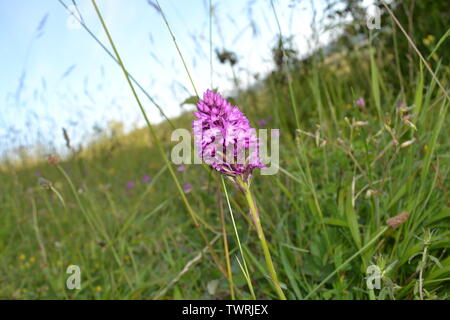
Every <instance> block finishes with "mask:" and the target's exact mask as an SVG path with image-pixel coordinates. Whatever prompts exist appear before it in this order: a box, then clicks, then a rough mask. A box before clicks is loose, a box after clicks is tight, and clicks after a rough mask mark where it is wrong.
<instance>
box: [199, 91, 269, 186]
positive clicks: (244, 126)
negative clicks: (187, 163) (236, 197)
mask: <svg viewBox="0 0 450 320" xmlns="http://www.w3.org/2000/svg"><path fill="white" fill-rule="evenodd" d="M197 107H198V111H197V112H194V116H195V117H196V118H197V119H195V120H194V121H193V123H192V129H193V134H194V137H195V147H196V150H197V153H198V154H199V156H200V157H201V158H202V159H203V161H205V163H207V164H209V165H210V166H211V167H212V168H213V169H215V170H216V171H218V172H220V173H222V174H225V175H227V176H230V177H234V178H240V179H242V180H243V181H247V180H248V179H249V177H250V176H251V173H252V171H253V170H254V169H256V168H263V167H264V164H263V163H262V162H261V159H260V158H259V148H258V146H259V143H258V138H257V136H256V130H255V129H254V128H252V127H251V126H250V122H249V121H248V119H247V118H246V117H245V115H244V114H243V113H242V112H241V111H240V110H239V108H238V107H237V106H232V105H231V104H230V103H229V102H228V101H227V100H226V99H224V98H223V97H222V96H221V95H220V94H219V93H215V92H213V91H211V90H206V92H205V93H204V95H203V99H201V100H200V101H199V102H198V103H197Z"/></svg>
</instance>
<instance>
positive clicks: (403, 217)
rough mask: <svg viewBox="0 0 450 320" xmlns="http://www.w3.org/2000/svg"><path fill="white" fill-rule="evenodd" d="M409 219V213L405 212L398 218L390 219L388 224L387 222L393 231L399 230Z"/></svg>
mask: <svg viewBox="0 0 450 320" xmlns="http://www.w3.org/2000/svg"><path fill="white" fill-rule="evenodd" d="M408 217H409V213H408V212H403V213H401V214H399V215H398V216H395V217H392V218H390V219H388V220H387V221H386V222H387V224H388V226H390V227H391V228H392V229H397V228H398V227H399V226H401V225H402V224H403V223H404V222H405V221H406V219H408Z"/></svg>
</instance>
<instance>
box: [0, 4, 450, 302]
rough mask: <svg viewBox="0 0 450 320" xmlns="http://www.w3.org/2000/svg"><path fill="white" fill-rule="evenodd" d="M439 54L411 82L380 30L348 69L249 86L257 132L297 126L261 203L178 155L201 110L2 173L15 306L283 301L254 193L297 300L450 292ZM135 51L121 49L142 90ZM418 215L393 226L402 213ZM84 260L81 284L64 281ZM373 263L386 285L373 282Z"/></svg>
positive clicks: (343, 61) (9, 288) (0, 288)
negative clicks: (255, 217)
mask: <svg viewBox="0 0 450 320" xmlns="http://www.w3.org/2000/svg"><path fill="white" fill-rule="evenodd" d="M94 3H95V2H94ZM210 6H211V3H210ZM158 7H159V4H158ZM272 7H273V13H274V16H276V7H275V6H274V5H273V4H272ZM160 9H161V8H160ZM162 14H163V11H162ZM210 15H211V16H212V15H213V10H210ZM99 16H100V17H101V14H100V13H99ZM211 19H212V18H211ZM164 22H165V23H166V25H167V26H168V27H169V28H170V22H169V21H167V20H166V19H165V18H164ZM210 23H212V22H211V20H210ZM393 25H394V24H393ZM104 28H105V30H107V26H106V25H104ZM279 33H280V36H281V37H282V36H283V32H282V30H281V28H279ZM447 34H448V32H447ZM171 35H172V37H173V39H174V40H175V35H173V34H171ZM113 36H114V35H112V36H110V35H109V34H108V38H109V40H110V41H111V44H113ZM210 37H212V34H211V32H210ZM392 37H393V39H394V40H395V39H397V38H398V39H403V38H401V37H404V36H403V35H402V34H401V32H397V33H394V34H393V36H392ZM445 37H446V36H444V37H443V39H444V40H442V41H445V39H446V38H445ZM97 41H98V40H97ZM440 43H441V42H438V44H440ZM175 45H176V49H174V50H177V51H178V53H179V54H180V57H181V58H182V48H180V47H178V45H177V44H176V42H175ZM436 47H437V46H436ZM436 47H435V48H436ZM211 48H212V47H210V54H211V61H210V65H211V68H212V66H213V64H212V49H211ZM433 49H434V48H430V55H431V54H433V55H434V56H437V57H438V59H437V60H428V58H427V60H426V61H425V62H426V64H424V63H423V61H422V60H420V59H419V58H416V59H415V60H414V66H413V78H408V76H407V75H406V74H404V73H405V72H404V71H403V70H401V68H400V67H399V66H398V65H396V61H397V59H398V57H399V55H400V54H401V52H397V51H396V49H395V47H394V48H393V47H392V46H388V45H386V42H383V41H376V39H374V37H373V35H372V34H371V35H370V37H369V41H368V42H366V43H364V44H362V45H361V46H360V47H358V48H355V49H353V50H351V51H347V52H343V53H342V54H341V55H339V56H338V57H337V58H336V55H334V59H330V57H325V58H322V57H321V56H320V54H317V57H316V58H314V59H311V60H310V61H309V65H307V66H306V65H305V66H303V67H302V68H295V67H294V68H293V67H291V66H289V65H288V64H287V61H288V60H287V59H285V60H284V62H285V64H284V65H283V66H282V68H281V69H280V70H279V71H276V72H274V73H273V74H271V75H269V76H267V77H266V78H265V79H263V80H261V81H260V83H259V84H258V85H256V86H254V87H251V88H240V89H239V90H238V92H239V94H238V95H236V96H234V97H233V100H234V101H235V102H236V103H237V104H238V105H239V106H240V108H241V110H243V112H245V114H246V115H247V116H248V117H249V119H250V120H251V122H252V123H253V124H256V123H257V122H258V120H261V119H270V120H268V122H267V124H266V127H269V128H279V129H280V133H281V135H280V165H279V166H280V170H279V172H278V173H277V174H276V175H271V176H262V175H259V174H258V173H256V174H255V176H254V177H253V179H252V195H253V197H254V199H252V200H251V201H250V200H249V201H246V200H248V199H246V197H245V195H244V194H243V193H242V192H241V191H240V190H238V189H237V188H235V186H233V185H232V184H231V183H229V182H228V181H225V180H223V179H221V178H220V177H219V176H218V173H217V172H213V171H211V170H209V169H208V168H207V167H206V166H201V165H188V166H186V170H184V171H178V170H176V167H175V166H173V164H172V163H171V162H170V160H169V158H168V154H169V153H170V150H171V148H172V146H173V143H171V141H170V134H171V131H172V129H173V128H187V129H190V126H191V120H192V118H193V116H192V114H191V113H185V114H182V115H181V116H180V117H178V118H176V119H170V122H165V123H162V124H160V125H157V126H154V125H152V124H151V122H150V119H147V118H146V120H147V124H148V128H149V129H150V131H147V130H144V129H140V130H136V131H135V132H133V133H131V134H130V135H121V136H118V137H116V138H114V139H103V140H102V141H99V142H98V143H95V144H93V145H92V146H91V147H90V148H88V149H87V150H84V151H83V152H79V153H76V152H73V154H72V156H70V157H68V158H67V159H64V160H63V161H61V162H60V163H58V164H52V163H48V162H45V161H43V162H41V163H38V164H35V165H33V166H28V167H19V166H14V165H8V164H4V165H3V167H2V170H1V171H0V186H1V190H2V192H1V194H0V205H1V213H2V214H1V216H0V219H1V220H0V252H1V263H0V269H1V273H0V284H1V285H0V297H1V298H20V299H42V298H57V299H79V298H88V299H91V298H93V299H198V298H203V299H234V298H237V299H277V298H278V297H279V295H277V291H276V290H274V285H273V281H272V280H273V277H271V276H270V274H271V273H270V272H269V270H268V269H267V266H266V263H265V256H266V255H265V253H266V252H264V250H263V249H264V248H261V247H260V245H259V241H258V235H259V230H258V228H255V227H254V225H253V224H252V217H251V216H250V215H249V209H250V208H249V204H251V203H253V200H254V201H255V202H256V203H257V206H258V211H259V215H260V217H261V224H262V228H263V229H264V233H265V237H266V239H267V243H268V248H267V249H268V250H269V251H270V254H271V257H272V260H273V265H274V269H275V270H276V274H277V275H278V281H279V282H278V284H279V286H280V288H281V289H282V291H283V292H284V294H285V295H286V297H287V298H288V299H414V298H417V299H435V298H439V299H447V298H448V292H449V288H450V285H449V280H450V256H449V255H448V247H449V242H450V237H449V236H450V231H449V224H450V219H449V218H450V211H449V206H448V190H447V188H446V187H447V185H448V157H449V149H448V129H447V126H446V125H447V124H448V121H447V120H448V118H447V110H448V105H449V100H448V94H447V92H446V91H445V88H447V86H448V74H449V67H448V65H445V64H442V61H443V60H442V59H440V58H439V53H440V50H438V48H437V49H436V50H433ZM105 50H107V49H106V48H105ZM119 52H120V48H115V47H114V46H113V53H111V52H110V53H109V54H110V56H111V57H112V58H114V59H116V61H117V62H118V64H119V65H120V67H122V69H123V71H124V76H125V78H126V79H127V80H128V83H129V85H130V88H132V90H133V91H134V87H133V83H134V82H136V81H135V80H133V78H130V75H129V74H128V72H127V71H126V61H125V62H122V61H121V59H120V55H119ZM111 54H112V55H111ZM282 54H283V56H284V57H285V58H286V57H287V52H285V51H284V49H283V52H282ZM423 56H427V55H426V54H424V55H423ZM180 63H183V65H184V66H185V68H186V71H188V70H189V66H187V64H186V62H185V61H184V60H183V61H182V62H180ZM428 68H430V70H431V71H432V72H429V71H430V70H429V69H428ZM393 69H395V70H394V71H393ZM408 72H409V70H408ZM188 73H189V72H188ZM392 74H394V75H396V76H397V75H399V76H398V79H395V80H393V77H392V76H391V75H392ZM400 79H403V81H402V80H400ZM404 79H408V82H407V83H405V82H406V81H405V80H404ZM190 80H191V83H192V85H193V87H194V91H195V92H197V90H196V89H195V83H194V80H193V79H192V78H191V77H190ZM135 84H136V83H135ZM137 85H138V86H139V84H137ZM142 89H144V88H141V90H142ZM144 90H145V89H144ZM135 96H136V99H137V105H136V107H140V108H141V110H142V111H143V116H144V117H147V115H146V114H145V111H144V108H143V107H142V102H141V101H139V99H138V97H137V95H135ZM149 97H150V96H149ZM359 97H363V98H364V100H365V103H364V106H362V105H358V104H357V103H356V101H357V99H358V98H359ZM408 106H413V108H408ZM159 108H161V107H160V106H159ZM160 111H161V110H160ZM162 112H163V110H162ZM255 126H256V125H255ZM147 175H148V176H151V177H152V179H151V181H148V180H149V179H145V178H144V177H145V176H147ZM38 176H39V178H40V180H39V181H38ZM129 182H133V184H129ZM186 183H189V184H191V185H192V186H193V188H192V190H191V191H189V192H185V191H184V190H183V188H182V186H183V185H184V184H186ZM250 207H251V205H250ZM402 213H407V215H403V217H407V218H406V220H405V221H403V222H402V223H399V225H398V227H397V228H393V227H392V225H393V224H395V221H394V222H393V220H389V223H388V219H391V218H393V217H396V216H399V215H400V214H402ZM257 231H258V232H257ZM72 264H73V265H78V266H80V268H81V271H82V275H81V277H82V286H81V289H80V290H68V289H67V288H66V279H67V277H68V276H69V275H68V274H67V273H66V269H67V267H68V266H69V265H72ZM371 265H376V266H377V267H379V269H380V271H381V276H382V279H381V289H369V288H368V286H367V284H366V280H367V279H366V278H367V277H368V274H367V272H366V270H367V268H368V267H369V266H371Z"/></svg>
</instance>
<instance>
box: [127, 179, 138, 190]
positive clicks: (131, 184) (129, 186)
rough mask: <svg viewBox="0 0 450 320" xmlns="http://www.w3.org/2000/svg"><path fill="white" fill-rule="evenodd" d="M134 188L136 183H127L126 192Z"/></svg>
mask: <svg viewBox="0 0 450 320" xmlns="http://www.w3.org/2000/svg"><path fill="white" fill-rule="evenodd" d="M134 187H136V183H134V182H133V181H128V182H127V189H128V190H131V189H133V188H134Z"/></svg>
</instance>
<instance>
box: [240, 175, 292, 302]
mask: <svg viewBox="0 0 450 320" xmlns="http://www.w3.org/2000/svg"><path fill="white" fill-rule="evenodd" d="M241 186H242V187H243V189H244V193H245V198H246V199H247V202H248V205H249V207H250V212H251V215H252V219H253V222H254V223H255V227H256V232H257V233H258V238H259V241H260V243H261V247H262V249H263V252H264V258H265V259H266V264H267V268H268V269H269V273H270V277H271V280H272V283H273V285H274V287H275V291H276V292H277V294H278V297H279V298H280V300H286V296H285V295H284V292H283V290H282V289H281V287H280V283H279V282H278V276H277V272H276V271H275V267H274V265H273V261H272V257H271V256H270V251H269V247H268V245H267V241H266V237H265V236H264V231H263V228H262V225H261V220H260V219H259V214H258V209H257V207H256V203H255V201H254V199H253V196H252V193H251V191H250V188H249V186H248V185H247V183H245V182H243V183H241Z"/></svg>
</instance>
